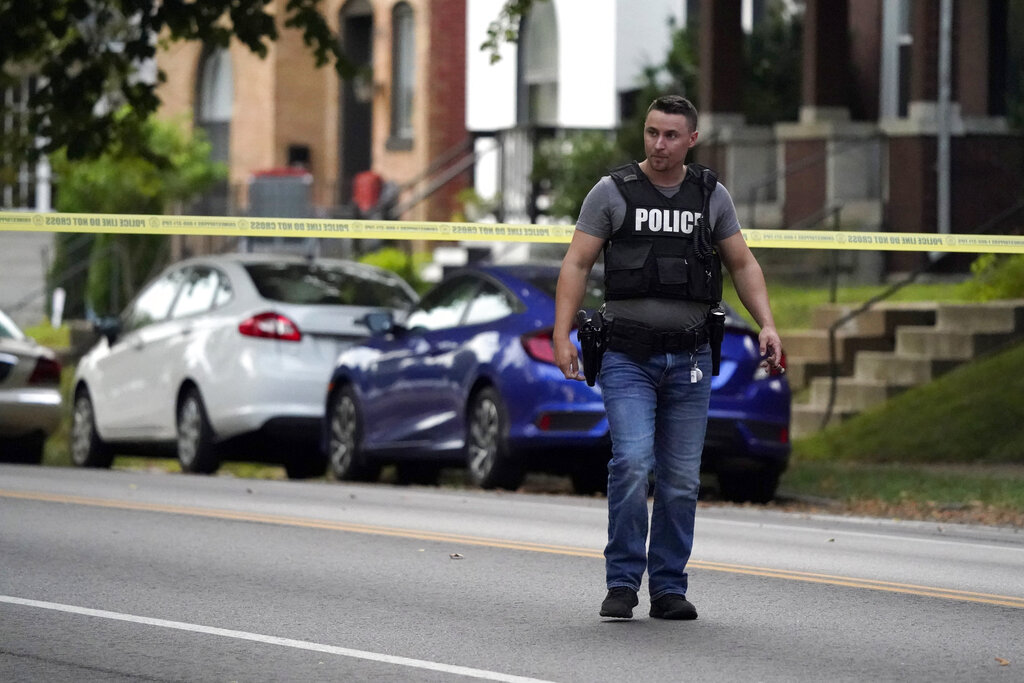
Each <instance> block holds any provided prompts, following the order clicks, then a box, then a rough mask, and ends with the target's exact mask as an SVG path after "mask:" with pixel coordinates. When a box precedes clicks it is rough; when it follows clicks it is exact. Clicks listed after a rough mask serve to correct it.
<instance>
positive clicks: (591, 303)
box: [523, 272, 604, 311]
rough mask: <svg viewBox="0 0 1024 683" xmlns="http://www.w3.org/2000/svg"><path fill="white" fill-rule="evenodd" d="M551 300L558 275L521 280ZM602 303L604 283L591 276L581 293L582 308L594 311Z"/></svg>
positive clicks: (553, 296)
mask: <svg viewBox="0 0 1024 683" xmlns="http://www.w3.org/2000/svg"><path fill="white" fill-rule="evenodd" d="M523 279H524V280H526V281H527V282H529V283H530V284H531V285H533V286H534V287H536V288H537V289H539V290H541V291H542V292H544V293H545V294H547V295H548V296H550V297H551V298H552V299H554V298H555V287H556V286H557V285H558V273H557V272H556V273H554V274H553V275H547V274H542V273H536V274H532V275H529V276H527V277H524V278H523ZM603 303H604V283H603V282H602V281H601V278H600V277H598V276H596V275H592V276H591V277H590V278H589V279H588V280H587V289H586V290H585V291H584V292H583V308H585V309H587V310H588V311H594V310H597V309H598V308H600V306H601V304H603Z"/></svg>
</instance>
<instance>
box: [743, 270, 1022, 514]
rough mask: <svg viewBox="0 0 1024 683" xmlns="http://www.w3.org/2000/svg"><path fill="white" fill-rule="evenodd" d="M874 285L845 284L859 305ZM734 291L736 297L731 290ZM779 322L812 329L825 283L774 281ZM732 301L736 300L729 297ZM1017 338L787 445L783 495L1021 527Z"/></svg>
mask: <svg viewBox="0 0 1024 683" xmlns="http://www.w3.org/2000/svg"><path fill="white" fill-rule="evenodd" d="M878 291H881V288H879V287H856V288H844V289H840V290H839V292H838V297H837V298H838V301H839V303H860V302H863V301H865V300H867V299H868V298H870V297H871V296H873V295H874V294H875V293H877V292H878ZM963 294H964V288H963V287H962V286H961V285H950V284H936V285H910V286H908V287H906V288H904V289H903V290H901V291H900V292H899V293H898V295H897V296H896V297H894V298H893V300H895V301H961V300H963ZM733 296H734V295H733ZM771 296H772V302H773V309H774V312H775V315H776V321H777V324H778V326H779V328H780V329H781V330H783V332H782V337H783V343H785V330H795V329H803V328H807V327H810V319H811V318H810V316H811V311H813V309H814V307H815V306H817V305H820V304H822V303H825V302H826V301H827V292H825V291H823V290H814V289H803V288H795V287H778V288H772V291H771ZM732 301H733V302H735V301H736V300H735V298H733V299H732ZM1022 363H1024V345H1017V346H1015V347H1013V348H1009V349H1007V350H1005V351H1004V352H1002V353H999V354H996V355H993V356H990V357H987V358H983V359H980V360H978V361H976V362H974V363H971V364H969V365H965V366H962V367H960V368H958V369H956V370H954V371H953V372H950V373H949V374H947V375H945V376H943V377H941V378H939V379H938V380H936V381H934V382H931V383H929V384H927V385H924V386H920V387H917V388H914V389H911V390H910V391H907V392H905V393H904V394H901V395H899V396H897V397H895V398H893V399H892V400H890V401H888V402H886V403H885V404H884V405H881V406H878V407H877V408H876V409H874V410H871V411H868V412H865V413H863V414H861V415H858V416H857V417H855V418H853V419H851V420H849V421H847V422H844V423H842V424H840V425H836V426H833V427H830V428H828V429H826V430H824V431H822V432H819V433H817V434H815V435H812V436H809V437H806V438H804V439H800V440H798V441H796V442H795V443H794V444H793V457H792V461H791V464H790V468H789V471H788V472H787V473H786V474H785V475H784V477H783V480H782V483H781V486H780V490H781V492H782V493H783V494H790V495H801V496H814V497H821V498H826V499H831V500H835V501H840V502H841V503H842V504H843V505H844V506H845V507H846V508H847V509H849V510H851V511H854V512H861V513H864V514H872V515H885V516H899V517H914V518H923V519H961V520H976V521H982V522H990V523H1011V524H1017V525H1024V402H1022V401H1021V399H1020V397H1021V396H1024V373H1021V371H1020V368H1021V367H1022Z"/></svg>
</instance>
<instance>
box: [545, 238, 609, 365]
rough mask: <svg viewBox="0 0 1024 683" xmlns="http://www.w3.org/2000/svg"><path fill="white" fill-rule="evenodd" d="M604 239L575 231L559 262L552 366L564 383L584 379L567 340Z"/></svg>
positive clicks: (576, 355)
mask: <svg viewBox="0 0 1024 683" xmlns="http://www.w3.org/2000/svg"><path fill="white" fill-rule="evenodd" d="M604 242H605V241H604V239H602V238H600V237H594V236H593V235H588V234H587V233H585V232H582V231H580V230H577V231H575V232H574V233H573V236H572V242H571V243H570V244H569V250H568V251H567V252H566V253H565V258H564V259H562V269H561V271H560V272H559V274H558V287H557V288H556V290H555V329H554V332H553V337H554V346H555V363H556V364H557V365H558V369H559V370H561V371H562V373H563V374H564V375H565V377H566V379H578V380H582V379H584V377H583V375H582V373H580V364H579V357H578V356H579V354H578V352H577V351H576V345H575V344H573V343H572V341H570V340H569V333H570V332H571V331H572V325H573V319H574V318H575V316H576V311H578V310H579V307H580V304H581V303H582V302H583V294H584V292H585V291H586V287H587V278H588V277H589V276H590V271H591V269H592V268H593V267H594V262H595V261H597V257H598V256H599V255H600V253H601V248H602V247H603V246H604Z"/></svg>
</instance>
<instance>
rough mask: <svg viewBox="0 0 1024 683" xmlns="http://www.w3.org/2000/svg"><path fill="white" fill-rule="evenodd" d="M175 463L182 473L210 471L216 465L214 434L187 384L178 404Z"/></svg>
mask: <svg viewBox="0 0 1024 683" xmlns="http://www.w3.org/2000/svg"><path fill="white" fill-rule="evenodd" d="M177 425H178V463H179V464H180V465H181V471H182V472H188V473H189V474H213V473H214V472H216V471H217V469H218V468H219V467H220V454H219V453H218V452H217V445H216V443H214V440H215V435H214V433H213V428H212V427H211V426H210V420H209V418H208V417H207V415H206V406H204V405H203V399H202V397H201V396H200V395H199V390H198V389H196V388H195V387H189V388H188V389H186V390H185V393H184V394H183V395H182V397H181V401H180V402H179V404H178V420H177Z"/></svg>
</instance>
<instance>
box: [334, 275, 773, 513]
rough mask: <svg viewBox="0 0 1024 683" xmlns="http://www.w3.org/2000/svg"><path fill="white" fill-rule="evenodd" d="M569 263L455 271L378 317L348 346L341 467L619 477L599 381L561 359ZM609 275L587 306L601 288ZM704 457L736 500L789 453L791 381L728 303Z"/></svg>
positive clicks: (765, 484) (760, 490)
mask: <svg viewBox="0 0 1024 683" xmlns="http://www.w3.org/2000/svg"><path fill="white" fill-rule="evenodd" d="M557 279H558V266H557V265H506V266H499V265H481V266H474V267H471V268H466V269H462V270H460V271H457V272H455V273H453V274H451V275H450V276H448V277H447V278H445V279H444V280H443V281H442V282H441V283H440V284H438V285H437V286H436V287H435V288H434V289H433V290H431V291H430V292H429V293H427V294H426V295H425V296H424V297H423V299H422V301H421V302H420V303H419V305H417V306H416V307H415V308H414V309H413V310H412V311H411V312H410V313H409V315H408V317H407V319H406V321H405V323H404V324H402V325H399V324H397V323H395V322H394V320H393V319H392V318H391V317H390V315H388V314H387V313H382V314H375V315H371V316H368V319H367V323H368V326H369V327H370V328H371V330H372V331H373V333H372V334H371V336H370V338H369V339H368V340H366V341H365V342H363V343H361V344H358V345H356V346H353V347H351V348H349V349H347V350H345V351H344V352H343V353H342V354H341V355H340V356H339V359H338V363H337V366H336V368H335V370H334V373H333V376H332V378H331V383H330V385H329V388H328V395H327V401H326V420H325V421H324V424H325V433H324V445H325V448H326V449H327V454H328V457H329V462H330V465H329V467H330V472H331V473H332V474H333V476H335V477H336V478H339V479H355V480H373V479H376V478H377V476H378V475H379V472H380V468H381V466H382V465H384V464H390V463H394V464H396V465H397V470H398V477H399V480H400V481H406V482H421V483H425V482H430V481H433V480H434V479H435V478H436V474H437V471H438V470H439V469H440V468H441V467H443V466H447V465H456V464H457V465H464V466H466V468H467V470H468V475H469V478H470V480H471V481H472V482H473V483H474V484H476V485H479V486H482V487H484V488H495V487H499V488H509V489H514V488H516V487H518V486H519V484H520V483H521V482H522V479H523V476H524V474H525V473H526V472H527V471H546V472H554V473H561V474H568V475H570V476H571V477H572V480H573V484H574V486H575V487H576V490H577V491H579V492H584V493H592V492H596V491H603V490H605V489H606V487H607V470H606V463H607V460H608V457H609V452H610V450H609V444H610V441H609V436H608V420H607V418H606V416H605V412H604V405H603V403H602V401H601V394H600V383H598V386H595V387H589V386H587V384H586V383H585V382H573V381H567V380H566V379H565V378H564V377H563V375H562V373H561V371H560V370H559V369H558V368H557V367H556V366H555V365H554V351H553V346H552V337H551V335H552V327H553V325H554V318H555V302H554V294H555V284H556V282H557ZM602 294H603V292H602V287H601V283H600V281H599V280H598V279H596V278H595V279H593V280H591V282H590V283H589V286H588V291H587V295H586V299H585V301H584V306H585V307H587V308H588V309H590V310H593V309H594V308H596V307H597V306H598V305H599V304H600V302H601V300H602ZM712 387H713V392H712V397H711V413H710V418H709V424H708V435H707V445H706V448H705V453H704V469H705V470H707V471H709V472H714V473H716V474H717V475H718V478H719V483H720V488H721V491H722V493H723V495H725V496H726V497H728V498H730V499H733V500H757V501H764V500H768V499H770V498H771V497H772V495H773V494H774V492H775V487H776V485H777V483H778V479H779V475H780V474H781V473H782V471H783V470H784V469H785V467H786V462H787V460H788V457H789V450H790V446H789V416H790V392H789V386H788V384H787V383H786V380H785V378H784V377H783V376H769V375H768V374H767V372H766V371H763V370H760V369H759V354H758V343H757V336H756V334H755V333H754V332H753V330H751V329H750V327H749V326H748V325H746V324H745V323H744V322H743V321H741V320H740V319H738V318H737V317H735V316H734V315H730V316H729V318H728V321H727V327H726V335H725V341H724V343H723V348H722V366H721V373H720V375H719V376H718V377H715V378H714V379H713V383H712Z"/></svg>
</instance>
